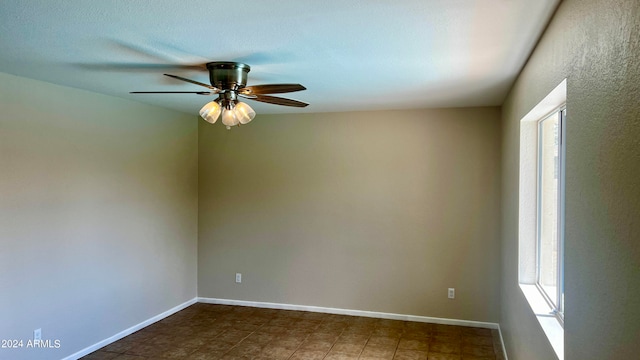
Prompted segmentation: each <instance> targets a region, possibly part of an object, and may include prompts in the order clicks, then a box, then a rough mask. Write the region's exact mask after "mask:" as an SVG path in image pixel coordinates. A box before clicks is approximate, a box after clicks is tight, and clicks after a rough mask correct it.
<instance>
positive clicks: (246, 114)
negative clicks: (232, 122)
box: [235, 102, 256, 125]
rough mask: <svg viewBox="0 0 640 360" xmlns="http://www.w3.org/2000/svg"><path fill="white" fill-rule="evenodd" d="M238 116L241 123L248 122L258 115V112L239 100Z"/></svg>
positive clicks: (236, 109)
mask: <svg viewBox="0 0 640 360" xmlns="http://www.w3.org/2000/svg"><path fill="white" fill-rule="evenodd" d="M235 112H236V118H237V119H238V121H240V124H242V125H244V124H248V123H249V122H250V121H251V120H253V118H254V117H256V112H255V111H253V109H252V108H251V106H249V105H247V104H245V103H243V102H238V103H237V104H236V107H235Z"/></svg>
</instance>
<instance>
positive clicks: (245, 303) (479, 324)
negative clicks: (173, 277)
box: [198, 297, 500, 330]
mask: <svg viewBox="0 0 640 360" xmlns="http://www.w3.org/2000/svg"><path fill="white" fill-rule="evenodd" d="M198 302H201V303H207V304H219V305H238V306H250V307H258V308H267V309H280V310H299V311H310V312H318V313H326V314H338V315H352V316H363V317H370V318H379V319H391V320H404V321H416V322H424V323H432V324H444V325H458V326H471V327H479V328H486V329H498V330H499V329H500V326H499V325H498V324H496V323H490V322H481V321H470V320H458V319H445V318H436V317H428V316H418V315H403V314H393V313H384V312H377V311H364V310H350V309H338V308H328V307H320V306H307V305H291V304H279V303H269V302H260V301H244V300H229V299H216V298H205V297H199V298H198Z"/></svg>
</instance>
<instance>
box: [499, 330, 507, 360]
mask: <svg viewBox="0 0 640 360" xmlns="http://www.w3.org/2000/svg"><path fill="white" fill-rule="evenodd" d="M498 334H500V344H502V353H503V354H504V360H509V357H508V356H507V348H506V347H505V346H504V338H503V337H502V329H500V325H498Z"/></svg>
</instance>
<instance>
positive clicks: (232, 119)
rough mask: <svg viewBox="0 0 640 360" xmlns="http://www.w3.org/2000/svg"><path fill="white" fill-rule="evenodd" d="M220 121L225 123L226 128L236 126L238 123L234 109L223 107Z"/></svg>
mask: <svg viewBox="0 0 640 360" xmlns="http://www.w3.org/2000/svg"><path fill="white" fill-rule="evenodd" d="M222 123H223V124H225V125H227V128H229V127H231V126H236V125H238V124H239V123H240V121H239V120H238V118H237V117H236V112H235V109H224V111H223V112H222Z"/></svg>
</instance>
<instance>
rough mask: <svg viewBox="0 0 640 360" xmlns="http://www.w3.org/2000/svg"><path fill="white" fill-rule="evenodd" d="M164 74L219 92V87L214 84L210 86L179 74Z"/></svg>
mask: <svg viewBox="0 0 640 360" xmlns="http://www.w3.org/2000/svg"><path fill="white" fill-rule="evenodd" d="M164 76H168V77H172V78H174V79H178V80H182V81H186V82H190V83H192V84H196V85H200V86H204V87H206V88H209V89H211V90H213V92H214V93H219V92H220V89H218V88H217V87H215V86H211V85H207V84H205V83H201V82H199V81H195V80H191V79H186V78H183V77H180V76H176V75H171V74H164Z"/></svg>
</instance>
